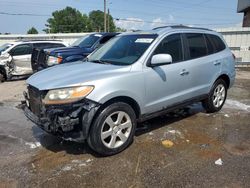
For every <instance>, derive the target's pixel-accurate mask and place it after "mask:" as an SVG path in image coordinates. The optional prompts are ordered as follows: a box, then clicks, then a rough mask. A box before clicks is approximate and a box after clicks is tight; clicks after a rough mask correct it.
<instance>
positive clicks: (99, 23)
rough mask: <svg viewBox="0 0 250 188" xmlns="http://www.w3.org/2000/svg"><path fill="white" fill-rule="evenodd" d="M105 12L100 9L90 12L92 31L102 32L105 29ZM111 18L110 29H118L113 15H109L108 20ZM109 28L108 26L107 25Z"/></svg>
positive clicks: (112, 30) (111, 30)
mask: <svg viewBox="0 0 250 188" xmlns="http://www.w3.org/2000/svg"><path fill="white" fill-rule="evenodd" d="M103 19H104V12H103V11H100V10H94V11H91V12H90V13H89V21H90V25H91V29H92V31H96V32H100V31H104V21H103ZM108 19H109V28H110V29H109V31H110V32H114V31H116V27H115V24H114V21H113V17H112V16H111V15H109V16H108V15H107V20H108ZM107 28H108V26H107Z"/></svg>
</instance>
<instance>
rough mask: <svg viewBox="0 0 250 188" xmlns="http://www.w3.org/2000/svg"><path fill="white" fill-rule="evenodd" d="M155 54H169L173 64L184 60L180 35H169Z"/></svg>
mask: <svg viewBox="0 0 250 188" xmlns="http://www.w3.org/2000/svg"><path fill="white" fill-rule="evenodd" d="M154 54H155V55H156V54H169V55H171V56H172V60H173V63H176V62H179V61H182V60H183V52H182V40H181V35H180V34H173V35H169V36H167V37H166V38H164V39H163V40H162V41H161V43H160V44H159V46H157V48H156V49H155V52H154Z"/></svg>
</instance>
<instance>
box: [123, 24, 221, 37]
mask: <svg viewBox="0 0 250 188" xmlns="http://www.w3.org/2000/svg"><path fill="white" fill-rule="evenodd" d="M175 30H178V31H182V30H185V31H190V32H193V31H197V32H204V33H213V34H218V33H217V32H215V31H213V30H211V29H206V28H200V27H190V26H185V25H168V26H161V27H156V28H154V29H152V30H146V31H141V30H137V31H134V32H126V33H123V35H132V34H138V35H141V34H156V35H164V34H166V33H168V32H171V31H175Z"/></svg>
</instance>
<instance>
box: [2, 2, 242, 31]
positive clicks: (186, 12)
mask: <svg viewBox="0 0 250 188" xmlns="http://www.w3.org/2000/svg"><path fill="white" fill-rule="evenodd" d="M103 2H104V0H0V23H1V24H0V33H12V34H25V33H26V32H27V31H28V29H30V28H31V27H32V26H34V27H35V28H36V29H37V30H38V31H39V33H43V31H42V30H43V29H45V24H46V22H47V19H48V18H50V17H51V14H52V12H53V11H55V10H61V9H63V8H65V7H66V6H71V7H73V8H76V9H78V10H79V11H81V12H82V13H84V14H88V13H89V12H90V11H92V10H103V4H104V3H103ZM237 3H238V1H237V0H192V1H191V0H107V7H108V8H109V9H110V13H111V15H112V16H113V17H114V18H116V20H115V24H116V26H118V27H121V28H125V29H128V30H131V29H135V30H136V29H141V30H147V29H151V28H154V27H158V26H162V25H173V24H184V25H189V26H198V27H206V28H225V27H240V26H241V23H242V19H243V14H241V13H237ZM1 13H11V14H36V16H30V15H26V16H21V15H4V14H1Z"/></svg>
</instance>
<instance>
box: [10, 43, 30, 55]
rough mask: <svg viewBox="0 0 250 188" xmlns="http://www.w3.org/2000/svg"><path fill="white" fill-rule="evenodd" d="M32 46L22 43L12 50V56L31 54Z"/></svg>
mask: <svg viewBox="0 0 250 188" xmlns="http://www.w3.org/2000/svg"><path fill="white" fill-rule="evenodd" d="M31 52H32V47H31V45H30V44H21V45H18V46H16V47H15V48H13V49H12V50H11V52H10V54H11V55H12V56H18V55H28V54H31Z"/></svg>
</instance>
